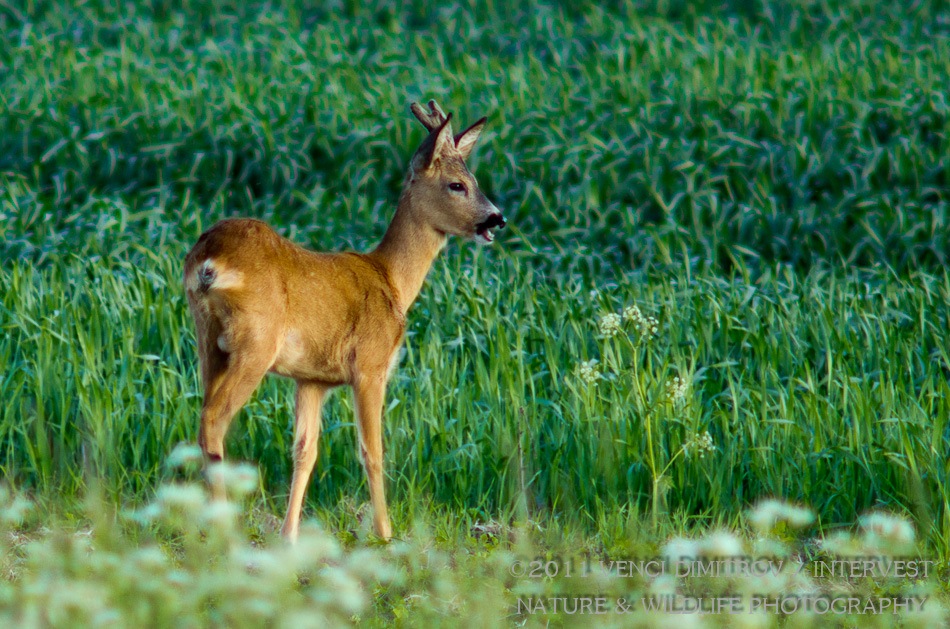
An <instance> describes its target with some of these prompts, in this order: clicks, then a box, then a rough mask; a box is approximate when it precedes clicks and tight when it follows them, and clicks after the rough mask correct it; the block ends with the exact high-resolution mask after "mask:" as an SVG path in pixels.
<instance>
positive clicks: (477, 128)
mask: <svg viewBox="0 0 950 629" xmlns="http://www.w3.org/2000/svg"><path fill="white" fill-rule="evenodd" d="M486 120H488V118H482V119H481V120H479V121H478V122H476V123H475V124H473V125H472V126H470V127H469V128H468V129H466V130H465V131H462V132H461V133H459V134H458V135H457V136H455V148H456V149H458V152H459V153H461V155H462V159H463V160H464V159H468V156H469V155H470V154H471V153H472V149H473V148H475V143H476V142H478V136H480V135H481V134H482V129H484V128H485V121H486Z"/></svg>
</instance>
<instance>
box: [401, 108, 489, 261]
mask: <svg viewBox="0 0 950 629" xmlns="http://www.w3.org/2000/svg"><path fill="white" fill-rule="evenodd" d="M428 106H429V111H426V110H425V109H423V108H422V106H421V105H419V104H418V103H412V105H411V106H410V108H411V109H412V113H413V114H415V116H416V118H418V119H419V122H421V123H422V124H423V126H425V128H426V129H428V130H429V135H428V136H427V137H426V139H425V140H424V141H423V142H422V144H421V145H420V146H419V149H418V150H417V151H416V153H415V155H414V156H413V158H412V161H411V162H410V166H409V176H408V181H409V185H408V186H407V191H409V193H410V194H411V198H412V202H413V205H414V206H415V208H416V209H417V212H419V213H420V215H419V216H418V218H419V219H421V220H424V221H425V222H427V223H428V224H430V225H431V226H432V227H433V228H434V229H436V230H437V231H439V232H441V233H443V234H451V235H455V236H463V237H466V238H471V239H473V240H475V241H476V242H478V243H480V244H488V243H490V242H492V241H493V240H494V233H493V232H492V230H493V229H495V228H501V227H504V226H505V225H506V224H507V223H506V221H505V218H504V216H502V214H501V212H500V211H499V210H498V208H497V207H495V206H494V204H492V202H491V201H489V200H488V199H487V198H486V197H485V195H484V194H483V193H482V191H481V190H480V189H479V187H478V182H477V181H475V176H474V175H472V173H471V171H469V169H468V167H467V166H466V165H465V160H466V159H467V158H468V156H469V155H470V154H471V152H472V149H473V148H474V147H475V142H476V141H477V140H478V136H479V135H480V134H481V132H482V128H483V127H484V126H485V121H486V118H482V119H481V120H479V121H477V122H476V123H475V124H473V125H472V126H470V127H469V128H467V129H465V130H464V131H462V132H461V133H459V134H458V135H455V136H453V135H452V114H448V115H446V114H445V113H444V112H443V111H442V109H441V108H440V107H439V105H438V104H437V103H436V102H435V101H433V100H430V101H429V103H428Z"/></svg>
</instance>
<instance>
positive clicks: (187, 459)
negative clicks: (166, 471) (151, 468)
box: [165, 442, 203, 469]
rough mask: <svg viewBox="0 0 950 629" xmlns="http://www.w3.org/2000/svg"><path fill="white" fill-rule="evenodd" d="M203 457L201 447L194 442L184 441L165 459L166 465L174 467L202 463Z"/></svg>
mask: <svg viewBox="0 0 950 629" xmlns="http://www.w3.org/2000/svg"><path fill="white" fill-rule="evenodd" d="M202 459H203V457H202V453H201V448H199V447H198V446H196V445H195V444H193V443H184V442H182V443H179V444H178V445H177V446H175V449H174V450H172V452H171V454H169V455H168V458H167V459H165V465H166V466H168V467H170V468H172V469H177V468H181V467H190V466H192V465H195V466H197V465H201V463H202Z"/></svg>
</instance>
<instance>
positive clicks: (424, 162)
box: [411, 114, 455, 172]
mask: <svg viewBox="0 0 950 629" xmlns="http://www.w3.org/2000/svg"><path fill="white" fill-rule="evenodd" d="M451 121H452V114H449V115H448V116H446V117H445V120H443V121H442V124H440V125H439V126H438V128H436V129H433V130H432V132H431V133H429V135H428V136H427V137H426V139H425V140H423V141H422V144H421V145H420V146H419V149H418V150H417V151H416V154H415V155H413V157H412V163H411V167H412V170H414V171H416V172H423V171H425V170H428V169H429V168H431V167H432V164H434V163H435V162H436V161H438V159H439V157H441V156H442V155H443V153H444V152H445V151H446V150H453V151H454V150H455V141H454V140H453V139H452V125H451Z"/></svg>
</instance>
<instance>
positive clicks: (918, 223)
mask: <svg viewBox="0 0 950 629" xmlns="http://www.w3.org/2000/svg"><path fill="white" fill-rule="evenodd" d="M211 6H212V5H211V3H206V2H198V1H195V0H151V1H150V2H140V3H120V2H113V1H111V0H88V1H86V2H70V3H67V2H55V1H53V0H25V1H23V2H0V259H2V261H3V263H2V268H0V400H2V404H0V482H2V484H3V486H5V487H6V488H7V489H5V490H3V491H4V493H3V494H2V495H0V507H2V511H0V534H2V539H0V548H2V551H3V552H2V559H0V569H2V573H3V579H2V580H0V625H3V626H36V627H41V626H70V627H72V626H97V627H98V626H143V625H144V626H172V625H174V626H186V627H192V626H221V623H225V624H227V625H230V626H262V625H267V626H290V625H294V626H300V625H305V626H310V625H313V626H327V625H328V624H330V625H337V624H343V625H345V624H349V623H353V622H357V621H360V622H363V623H367V624H371V625H387V624H392V623H398V624H403V625H413V626H415V625H426V626H429V625H433V624H446V625H452V626H455V625H456V623H458V622H459V621H463V622H464V623H465V624H471V625H474V626H493V625H511V624H514V625H522V624H527V625H530V626H536V625H537V626H541V625H545V624H546V623H549V622H550V623H554V624H556V625H557V624H566V625H572V624H578V625H584V626H587V625H588V624H589V623H595V624H597V623H599V624H602V625H605V626H606V625H622V626H631V625H640V626H660V625H662V624H663V623H669V624H670V625H673V624H675V625H676V626H677V627H680V626H683V625H689V626H692V625H695V626H739V625H740V624H741V623H745V624H742V625H741V626H755V627H764V626H771V625H773V624H774V625H776V626H777V625H778V624H780V623H783V622H786V621H788V622H791V623H797V624H798V625H801V626H826V625H829V624H835V623H837V625H840V626H862V627H863V626H879V627H891V626H898V623H904V624H905V625H907V626H922V627H931V626H938V625H939V623H941V622H943V621H944V620H943V619H944V608H943V606H946V605H947V604H948V593H950V592H948V588H947V587H946V582H947V574H948V572H947V571H948V561H950V461H948V454H950V429H948V425H947V420H948V417H950V378H948V377H950V275H948V273H947V271H946V265H947V263H948V261H950V260H948V257H950V224H948V221H950V212H948V199H950V187H948V184H950V135H948V133H950V103H948V102H947V94H948V93H950V9H948V8H947V7H946V6H945V5H944V4H943V3H940V2H937V1H936V0H933V1H927V0H924V1H921V2H915V3H912V4H907V3H904V2H897V1H896V0H895V1H893V2H891V1H885V2H875V1H873V0H842V1H840V2H831V1H818V0H790V1H788V2H778V1H777V0H757V1H755V2H748V3H746V2H739V1H738V0H735V1H729V0H719V1H716V0H707V1H704V2H696V3H691V2H685V1H680V0H644V1H641V2H619V1H618V2H608V3H604V4H602V5H601V6H599V7H593V6H588V5H586V4H584V3H579V2H565V3H562V4H538V3H534V2H531V3H527V4H521V5H518V7H517V8H514V9H512V8H509V7H507V6H502V4H501V3H497V2H494V1H493V0H470V1H468V2H463V3H459V4H456V3H450V4H445V5H440V6H438V7H431V6H428V5H425V4H422V3H419V4H410V3H396V4H392V3H386V2H378V3H375V2H361V3H357V2H336V3H327V4H322V3H311V2H291V1H290V0H284V1H278V0H275V1H274V2H270V3H262V2H257V1H254V2H236V1H235V2H230V1H226V2H220V3H216V4H215V5H214V8H213V9H212V8H210V7H211ZM511 11H514V13H511ZM429 98H435V99H437V100H438V101H439V102H440V103H441V104H442V105H443V107H444V108H445V109H446V110H447V111H451V112H453V113H454V115H455V117H456V118H458V119H460V120H461V121H462V122H463V123H465V122H472V121H474V120H475V119H477V118H479V117H481V116H482V115H487V116H488V118H489V123H488V126H487V128H486V132H485V133H484V134H483V139H482V141H481V144H480V145H479V147H477V148H476V150H475V153H474V156H473V158H472V160H471V164H470V165H471V167H472V170H473V172H474V173H475V174H476V175H477V176H478V178H479V181H480V183H481V186H482V188H483V189H484V190H485V192H486V194H487V195H488V196H489V198H491V199H492V200H493V201H494V203H495V204H496V205H497V206H498V207H500V208H502V209H503V210H504V212H505V214H506V216H507V218H508V219H509V223H510V225H509V228H508V229H506V230H505V231H503V232H500V237H499V238H498V241H497V242H496V243H495V244H494V245H493V246H491V247H485V248H480V247H477V246H476V245H474V244H473V243H466V242H459V241H452V242H451V243H450V245H449V247H448V248H447V250H446V251H445V252H444V253H443V254H442V256H441V257H440V258H439V259H438V260H437V262H436V263H435V265H434V267H433V269H432V271H431V272H430V274H429V279H428V281H427V283H426V286H425V287H424V288H423V291H422V294H421V295H420V298H419V300H418V301H417V302H416V304H415V306H414V307H413V309H412V310H411V312H410V316H409V331H408V334H407V340H406V343H405V354H404V356H403V358H402V360H401V362H400V365H399V368H398V370H397V371H396V373H395V375H394V377H393V380H392V382H391V385H390V388H389V393H388V397H387V403H386V408H387V411H386V414H385V420H384V421H385V437H384V440H385V446H386V471H387V492H388V495H389V499H390V503H391V505H392V507H391V508H392V515H393V526H394V529H395V532H396V537H397V538H398V540H397V541H396V542H394V543H393V544H390V545H388V546H387V545H380V544H379V543H377V542H376V541H375V540H374V539H373V537H372V535H370V534H369V531H368V519H367V518H365V517H364V516H365V515H366V508H365V506H364V503H365V502H366V501H367V500H368V492H367V489H366V487H365V484H364V481H363V473H362V469H361V467H360V465H359V461H358V458H357V455H356V448H355V440H356V439H355V429H354V425H353V409H352V401H351V397H350V394H349V392H348V391H339V392H336V393H334V394H333V395H332V397H331V398H330V401H329V402H328V405H327V407H326V410H325V413H324V431H323V437H322V440H321V442H320V458H319V460H318V462H317V466H316V469H315V472H314V479H313V481H312V485H311V489H310V492H309V494H308V501H307V504H306V506H305V517H306V518H307V519H310V520H312V521H311V523H310V524H309V525H308V526H309V528H308V529H307V530H306V531H304V534H303V537H302V540H301V543H300V545H299V547H297V548H293V549H291V548H288V547H287V546H285V545H284V544H283V543H282V542H281V541H280V540H279V539H278V537H277V535H276V528H277V526H278V524H279V518H281V517H283V512H284V509H285V506H286V505H285V501H286V496H287V492H288V489H289V482H290V474H291V458H290V450H291V443H292V433H291V418H292V404H293V392H292V384H291V383H290V382H288V381H284V380H280V379H277V378H269V379H267V380H266V381H265V383H264V385H263V386H261V388H260V389H259V391H258V393H257V394H256V395H255V396H254V398H253V399H252V401H251V402H250V403H249V404H248V405H247V406H246V407H245V410H244V411H243V412H242V413H241V414H240V415H239V416H238V419H237V420H236V421H235V423H234V425H233V426H232V429H231V433H230V435H229V438H228V441H227V447H228V456H229V458H230V459H231V460H233V461H243V462H246V463H247V464H250V465H252V466H254V468H256V469H257V471H258V477H257V478H258V480H257V481H254V482H250V483H249V482H248V481H249V474H248V473H247V470H246V469H245V468H240V469H238V470H237V471H235V473H234V475H235V481H234V482H235V484H236V486H237V487H238V490H239V491H242V492H243V493H244V495H245V497H244V499H243V502H239V504H232V505H229V506H220V505H218V506H211V507H209V506H206V504H205V499H204V496H203V494H201V492H200V488H201V484H200V474H199V473H198V471H197V470H196V469H195V462H194V461H192V460H191V459H190V458H189V457H190V452H191V450H190V449H188V448H187V447H185V448H183V449H182V448H179V449H178V450H176V446H179V444H183V443H184V444H193V443H194V442H195V441H196V438H197V428H198V421H197V418H198V412H199V406H200V399H201V398H200V396H201V390H200V386H199V382H198V376H197V359H196V355H195V345H194V335H193V332H194V330H193V324H192V321H191V318H190V315H189V313H188V312H187V306H186V303H185V298H184V290H183V288H182V286H181V272H182V261H183V258H184V255H185V253H186V252H187V251H188V249H189V248H190V246H191V245H192V244H193V243H194V242H195V240H196V239H197V237H198V236H199V235H200V233H201V232H202V231H203V230H205V229H207V228H208V227H210V226H211V225H212V224H214V222H215V221H217V220H219V219H221V218H223V217H226V216H253V217H258V218H262V219H264V220H266V221H267V222H269V223H270V224H271V225H273V226H274V227H275V228H277V229H278V230H279V231H280V232H281V233H282V234H284V235H285V236H287V237H289V238H291V239H293V240H294V241H296V242H298V243H300V244H303V245H305V246H308V247H311V248H314V249H324V250H339V249H355V250H366V249H368V248H371V247H372V246H374V245H375V243H376V242H377V241H378V240H379V238H380V237H381V236H382V233H383V231H384V229H385V227H386V225H387V224H388V220H389V218H390V217H391V215H392V212H393V210H394V208H395V201H396V198H397V196H398V194H399V189H400V186H401V182H402V180H403V175H404V173H405V168H406V165H407V162H408V159H409V157H410V156H411V154H412V152H413V151H414V150H415V148H416V147H417V146H418V144H419V142H420V141H421V140H422V139H423V137H424V130H423V129H422V127H421V126H420V125H419V124H418V122H416V121H415V119H414V118H413V117H412V116H411V114H410V113H409V108H408V104H409V102H410V101H413V100H418V101H425V100H427V99H429ZM633 306H636V307H637V308H636V310H635V309H633V308H632V307H633ZM612 315H616V316H612ZM591 361H596V362H591ZM173 451H174V452H175V454H174V455H173V456H171V458H170V455H172V453H173ZM241 470H244V471H243V472H242V471H241ZM250 478H253V475H250ZM767 498H777V499H781V500H784V501H788V502H790V503H794V504H798V505H803V506H807V507H808V508H809V509H810V513H811V514H812V515H813V516H814V517H813V518H810V517H804V516H801V514H798V515H796V514H795V512H793V511H789V509H788V507H781V508H780V507H769V506H765V507H762V506H760V507H759V508H758V509H756V505H757V504H759V502H760V501H761V500H764V499H767ZM776 509H777V510H776ZM873 514H877V515H873ZM908 524H909V525H910V526H912V530H911V532H910V533H908V529H907V526H908ZM909 535H910V536H911V537H909ZM690 545H692V546H690ZM687 547H688V548H691V549H692V550H693V551H695V552H698V553H700V554H703V555H706V556H709V555H712V556H718V555H735V554H741V555H750V556H761V557H765V556H768V557H782V558H786V559H788V560H789V561H793V562H795V561H797V562H799V563H798V564H796V565H800V564H801V562H802V561H804V562H806V564H807V566H808V567H809V570H806V571H805V573H803V574H796V573H795V571H794V570H791V571H789V570H786V571H785V572H782V573H781V574H780V575H777V576H775V577H774V578H772V579H771V580H769V579H759V580H755V579H750V578H741V577H735V576H731V577H695V578H693V577H689V578H673V577H668V576H667V577H660V578H649V577H639V576H638V577H636V578H624V577H623V576H622V575H618V574H612V575H601V574H597V575H594V576H586V577H584V578H566V577H564V575H563V572H562V573H561V574H558V575H557V576H556V577H553V578H550V577H545V578H531V577H530V575H527V576H526V575H524V574H521V573H519V572H518V570H517V569H515V568H513V566H516V565H522V564H518V563H517V562H518V561H526V560H527V559H530V558H534V557H536V556H541V557H544V561H545V562H547V561H548V560H551V561H555V562H562V560H564V559H565V558H577V557H581V556H585V557H592V558H593V560H594V561H595V562H600V561H609V560H616V559H625V558H626V559H629V558H634V557H651V556H656V555H658V554H661V553H670V554H672V553H673V549H676V548H687ZM687 554H688V553H687ZM866 555H887V556H891V557H893V556H912V557H920V558H923V559H926V560H932V561H934V562H935V563H934V565H933V569H932V570H931V572H930V574H929V575H928V577H927V578H917V577H915V578H896V577H893V576H889V577H882V578H860V579H830V580H829V579H823V578H821V577H820V576H818V575H816V574H814V566H815V565H816V564H815V563H808V562H816V561H821V560H825V559H830V558H833V557H849V556H852V557H853V556H866ZM557 565H561V566H562V567H563V566H564V565H565V564H563V563H559V564H557ZM809 571H811V572H809ZM143 575H149V576H148V577H147V578H146V577H143ZM809 575H810V576H809ZM898 591H899V592H902V593H905V594H908V593H909V594H908V595H914V596H929V597H930V598H929V599H928V601H927V604H926V606H925V607H924V610H923V611H922V612H921V613H916V614H915V613H910V612H902V613H900V614H892V613H879V614H874V615H870V616H869V615H861V614H857V613H852V612H853V610H852V611H851V612H849V613H844V614H837V613H836V614H828V615H821V614H815V613H808V612H800V613H793V614H789V615H786V614H781V613H773V612H771V611H769V610H764V611H761V612H757V613H745V614H741V615H726V614H706V615H698V614H686V615H673V614H669V615H667V614H660V613H648V612H646V611H644V610H643V609H639V608H638V609H636V610H635V611H634V612H633V613H631V614H629V615H620V614H618V613H614V612H611V613H608V614H604V615H598V616H582V615H571V614H563V613H562V614H555V613H551V611H550V607H548V608H547V609H546V613H540V612H537V611H535V612H527V611H525V609H524V608H521V609H519V607H518V600H519V598H520V599H524V598H525V597H528V596H534V597H553V596H574V595H579V594H592V595H597V596H600V595H603V596H607V597H610V598H611V600H613V601H616V599H617V598H618V597H626V598H628V599H629V600H635V599H636V600H639V597H641V596H644V595H645V594H649V593H654V594H663V593H674V592H675V593H678V594H683V595H688V596H693V595H703V596H707V597H708V596H726V595H731V594H738V595H740V596H742V597H745V598H744V599H743V600H744V601H745V602H746V604H747V606H748V603H749V601H750V600H751V597H754V595H755V594H756V593H763V592H767V593H776V594H778V593H782V594H785V595H789V596H797V595H800V594H802V593H807V592H811V593H815V592H820V593H825V594H827V593H828V592H834V593H838V594H840V593H842V592H843V593H847V594H848V595H849V596H858V597H863V598H864V599H868V598H869V597H870V598H873V597H881V596H884V595H885V594H887V593H892V592H898Z"/></svg>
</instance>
